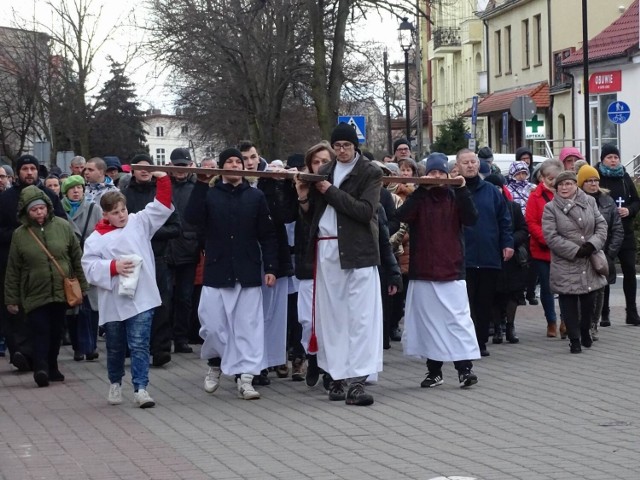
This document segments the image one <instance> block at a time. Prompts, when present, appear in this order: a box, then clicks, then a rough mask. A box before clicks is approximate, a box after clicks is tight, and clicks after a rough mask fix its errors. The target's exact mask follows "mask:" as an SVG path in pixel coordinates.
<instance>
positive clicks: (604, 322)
mask: <svg viewBox="0 0 640 480" xmlns="http://www.w3.org/2000/svg"><path fill="white" fill-rule="evenodd" d="M600 326H601V327H610V326H611V321H610V320H609V318H608V317H607V318H604V317H602V320H600Z"/></svg>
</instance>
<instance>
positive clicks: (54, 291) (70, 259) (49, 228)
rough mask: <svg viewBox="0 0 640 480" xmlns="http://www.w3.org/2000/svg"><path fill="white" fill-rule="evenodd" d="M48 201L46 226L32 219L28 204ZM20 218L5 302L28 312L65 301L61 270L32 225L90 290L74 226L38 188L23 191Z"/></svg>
mask: <svg viewBox="0 0 640 480" xmlns="http://www.w3.org/2000/svg"><path fill="white" fill-rule="evenodd" d="M38 199H40V200H44V201H45V202H46V204H47V210H48V214H47V219H46V220H45V222H44V224H43V225H39V224H38V223H37V222H35V221H34V220H32V219H30V218H29V212H28V211H27V206H28V205H29V204H30V203H31V202H33V201H34V200H38ZM18 218H19V219H20V222H21V223H22V225H21V226H20V227H18V228H17V229H16V231H15V232H13V236H12V238H11V248H10V249H9V263H8V265H7V274H6V277H5V287H4V298H5V304H6V305H19V306H21V307H22V309H23V310H24V312H25V313H29V312H31V311H32V310H34V309H36V308H38V307H41V306H43V305H47V304H48V303H56V302H57V303H62V302H66V300H65V295H64V288H63V280H62V277H61V276H60V273H59V272H58V269H57V268H56V267H55V265H53V263H52V262H51V261H50V260H49V258H48V257H47V254H46V253H45V252H44V251H43V250H42V248H41V247H40V245H38V243H37V242H36V240H35V239H34V238H33V237H32V236H31V234H30V233H29V231H28V229H29V228H30V229H31V230H32V231H33V232H34V233H35V234H36V235H37V236H38V238H39V239H40V241H41V242H42V243H43V244H44V245H45V246H46V247H47V249H48V250H49V252H51V254H52V255H53V257H54V258H55V259H56V260H57V261H58V264H59V265H60V267H61V268H62V270H63V271H64V272H65V274H66V275H67V276H69V277H77V278H78V280H79V281H80V285H81V287H82V290H83V291H86V290H88V289H89V285H88V284H87V281H86V279H85V277H84V272H83V271H82V265H81V263H80V260H81V258H82V251H81V250H80V244H79V243H78V238H77V237H76V235H75V233H74V232H73V228H72V227H71V225H70V224H69V222H67V221H66V220H63V219H61V218H58V217H56V216H54V214H53V205H52V203H51V200H49V197H48V196H47V195H46V194H45V193H44V192H43V191H42V190H40V189H39V188H37V187H34V186H29V187H26V188H25V189H23V190H22V192H21V193H20V201H19V202H18Z"/></svg>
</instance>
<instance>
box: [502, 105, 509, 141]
mask: <svg viewBox="0 0 640 480" xmlns="http://www.w3.org/2000/svg"><path fill="white" fill-rule="evenodd" d="M507 143H509V112H502V144H503V145H506V144H507Z"/></svg>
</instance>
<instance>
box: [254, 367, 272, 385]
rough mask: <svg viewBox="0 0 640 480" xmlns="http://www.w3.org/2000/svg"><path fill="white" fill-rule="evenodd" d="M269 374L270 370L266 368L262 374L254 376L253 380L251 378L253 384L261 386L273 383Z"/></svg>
mask: <svg viewBox="0 0 640 480" xmlns="http://www.w3.org/2000/svg"><path fill="white" fill-rule="evenodd" d="M268 375H269V370H267V369H266V368H265V369H264V370H262V371H261V372H260V375H254V376H253V380H251V385H258V386H261V387H265V386H267V385H271V380H269V376H268Z"/></svg>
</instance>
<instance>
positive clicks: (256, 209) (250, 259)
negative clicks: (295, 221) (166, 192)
mask: <svg viewBox="0 0 640 480" xmlns="http://www.w3.org/2000/svg"><path fill="white" fill-rule="evenodd" d="M185 218H186V220H187V222H190V223H192V224H193V225H196V226H197V227H199V228H202V229H203V230H204V234H205V239H206V243H205V263H204V279H203V285H205V286H207V287H213V288H233V287H234V286H235V285H236V283H240V285H241V286H242V287H259V286H261V285H262V275H261V267H262V268H263V269H264V273H265V274H266V273H270V274H273V275H275V274H276V272H277V271H278V246H277V242H276V235H275V229H274V226H273V222H272V221H271V216H270V214H269V207H268V206H267V201H266V199H265V196H264V194H263V193H262V191H261V190H259V189H257V188H252V187H251V186H250V185H249V183H248V182H247V181H246V180H245V181H243V182H242V183H241V184H240V185H238V186H236V187H233V186H232V185H231V184H228V183H223V182H222V180H218V181H216V183H215V184H214V186H213V187H209V185H208V184H206V183H203V182H198V183H197V184H196V186H195V188H194V189H193V193H192V194H191V198H190V199H189V204H188V205H187V213H186V217H185Z"/></svg>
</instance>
